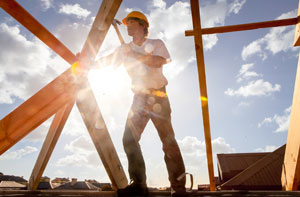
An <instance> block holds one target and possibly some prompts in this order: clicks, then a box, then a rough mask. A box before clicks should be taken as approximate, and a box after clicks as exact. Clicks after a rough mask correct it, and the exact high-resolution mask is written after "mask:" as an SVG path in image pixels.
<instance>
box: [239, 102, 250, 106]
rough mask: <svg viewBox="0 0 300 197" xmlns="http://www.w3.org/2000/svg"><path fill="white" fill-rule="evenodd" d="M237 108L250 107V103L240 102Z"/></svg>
mask: <svg viewBox="0 0 300 197" xmlns="http://www.w3.org/2000/svg"><path fill="white" fill-rule="evenodd" d="M238 106H239V107H248V106H250V103H248V102H240V103H239V104H238Z"/></svg>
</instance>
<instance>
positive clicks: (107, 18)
mask: <svg viewBox="0 0 300 197" xmlns="http://www.w3.org/2000/svg"><path fill="white" fill-rule="evenodd" d="M121 3H122V0H103V1H102V4H101V7H100V8H99V11H98V13H97V16H96V18H95V21H94V23H93V25H92V28H91V31H90V32H89V35H88V38H87V40H86V42H85V44H84V46H83V49H82V51H81V58H82V59H83V62H84V64H85V65H89V64H90V61H91V60H92V59H95V57H96V55H97V53H98V51H99V49H100V47H101V45H102V43H103V41H104V38H105V36H106V34H107V32H108V29H109V27H110V26H111V24H112V22H113V19H114V17H115V14H116V13H117V11H118V9H119V7H120V5H121ZM86 68H87V70H88V67H86ZM82 81H83V82H82V87H81V89H80V91H79V93H78V98H77V101H76V104H77V107H78V109H79V111H80V114H81V116H82V118H83V120H84V123H85V125H86V127H87V129H88V131H89V133H90V136H91V138H92V141H93V142H94V145H95V147H96V149H97V152H98V154H99V156H100V158H101V160H102V162H103V165H104V167H105V169H106V172H107V174H108V176H109V178H110V180H111V182H112V184H113V186H114V187H115V188H116V189H117V188H124V187H126V186H127V183H128V181H127V178H126V175H125V173H124V170H123V168H122V164H121V162H120V160H119V157H118V154H117V152H116V150H115V148H114V146H113V142H112V140H111V138H110V135H109V132H108V130H107V128H106V125H105V122H104V120H103V117H102V114H101V112H100V110H99V107H98V105H97V101H96V99H95V96H94V94H93V92H92V90H91V88H90V85H89V82H88V80H87V79H86V78H85V79H84V77H83V79H82ZM99 128H101V129H99Z"/></svg>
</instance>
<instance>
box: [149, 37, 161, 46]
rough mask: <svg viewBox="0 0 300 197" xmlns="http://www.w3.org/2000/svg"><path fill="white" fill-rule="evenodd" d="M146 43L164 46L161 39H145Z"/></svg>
mask: <svg viewBox="0 0 300 197" xmlns="http://www.w3.org/2000/svg"><path fill="white" fill-rule="evenodd" d="M147 42H148V43H152V44H156V45H158V44H164V41H162V40H161V39H152V38H147Z"/></svg>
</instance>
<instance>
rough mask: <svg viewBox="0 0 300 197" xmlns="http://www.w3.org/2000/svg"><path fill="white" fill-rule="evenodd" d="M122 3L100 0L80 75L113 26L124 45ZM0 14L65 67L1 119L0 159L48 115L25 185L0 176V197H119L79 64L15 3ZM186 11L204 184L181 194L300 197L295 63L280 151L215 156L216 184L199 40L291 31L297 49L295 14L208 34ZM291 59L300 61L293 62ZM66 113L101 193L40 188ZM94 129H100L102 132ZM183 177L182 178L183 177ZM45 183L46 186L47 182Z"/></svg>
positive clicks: (121, 182)
mask: <svg viewBox="0 0 300 197" xmlns="http://www.w3.org/2000/svg"><path fill="white" fill-rule="evenodd" d="M121 4H122V0H102V3H101V5H100V3H99V6H100V8H99V10H98V13H97V15H96V17H95V19H94V22H93V24H92V27H91V30H90V32H89V34H88V37H87V39H86V42H85V44H84V46H83V47H82V50H81V52H80V57H81V58H83V59H84V64H85V65H84V69H85V71H86V72H87V71H89V65H90V64H92V63H93V61H94V60H95V58H96V55H97V54H98V51H99V50H100V47H101V45H102V43H103V41H104V39H105V37H106V34H107V32H108V30H109V28H110V27H114V29H115V31H116V33H117V34H116V35H117V36H118V39H119V40H120V43H121V44H124V39H123V37H122V35H121V33H120V31H119V29H118V24H119V23H120V21H118V20H116V19H115V16H116V13H117V12H118V10H119V8H120V6H121ZM299 6H300V2H299ZM0 7H1V9H3V10H4V11H5V12H6V13H7V14H9V15H10V16H11V17H12V18H13V19H15V20H16V21H18V22H19V23H20V24H21V25H22V26H23V27H25V28H26V29H27V30H28V31H30V32H31V33H32V34H33V35H34V36H36V37H37V38H38V39H40V40H41V41H42V42H43V43H44V44H45V45H47V46H48V47H49V48H50V49H52V50H53V51H54V52H55V53H56V54H57V55H59V56H60V57H61V58H62V59H63V60H65V61H66V62H68V63H69V64H70V68H69V69H68V70H66V71H65V72H63V73H62V74H61V75H59V76H58V77H57V78H55V79H54V80H53V81H51V82H50V83H49V84H47V85H46V86H45V87H43V88H42V89H40V90H39V91H38V92H37V93H35V94H34V95H33V96H32V97H30V98H29V99H28V100H26V101H25V102H24V103H22V104H21V105H20V106H19V107H17V108H16V109H14V110H13V111H12V112H10V113H9V114H7V115H6V116H5V117H4V118H3V119H1V120H0V155H2V154H3V153H5V152H6V151H8V150H9V149H10V148H12V147H13V146H14V145H15V144H17V143H18V142H19V141H20V140H22V139H23V138H24V137H25V136H26V135H27V134H29V133H30V132H31V131H33V130H34V129H36V128H37V127H38V126H40V125H41V124H42V123H44V122H45V121H46V120H48V119H49V118H50V117H52V116H53V115H54V118H53V120H52V123H51V126H50V128H49V130H48V134H47V136H46V138H45V141H44V143H43V145H42V148H41V150H40V152H39V156H38V158H37V160H36V162H35V165H34V166H33V169H32V172H31V176H30V178H29V180H28V183H26V182H25V183H23V182H24V179H20V181H19V183H21V184H19V183H14V185H12V186H9V183H7V182H6V181H8V178H7V177H6V179H5V178H4V177H5V175H3V174H2V173H1V175H0V196H103V197H104V196H107V197H109V196H118V193H117V190H118V189H122V188H125V187H126V186H128V184H129V179H128V177H126V174H125V172H124V170H125V169H123V167H122V164H121V161H120V159H119V156H118V154H117V151H116V149H115V147H114V144H113V141H112V139H111V136H110V134H109V132H108V129H107V127H106V124H105V122H104V119H103V116H102V114H101V111H100V108H99V107H98V104H97V101H96V98H95V95H94V93H93V91H92V88H91V85H90V84H89V81H88V80H87V76H86V75H85V73H86V72H79V73H76V72H77V71H76V69H77V66H78V57H76V54H73V53H72V52H71V51H70V50H69V49H68V48H67V47H66V46H65V45H64V44H63V43H62V42H61V41H60V40H58V39H57V38H56V37H55V36H54V35H53V34H52V33H51V32H50V31H48V30H47V29H46V28H45V27H44V26H43V25H42V24H41V23H40V22H39V21H37V20H36V19H35V18H34V17H33V16H32V15H31V14H30V13H29V12H28V11H26V10H25V9H24V8H23V7H22V6H21V5H20V4H19V3H18V2H17V1H16V0H0ZM190 8H191V15H192V18H191V21H192V23H193V29H192V30H185V36H186V37H188V36H191V37H193V38H194V45H195V48H194V49H195V54H196V64H197V69H198V79H199V88H200V95H201V109H202V117H203V128H204V136H205V145H206V146H205V147H206V158H207V167H208V175H209V184H206V185H198V186H197V189H192V188H187V189H186V190H187V193H186V196H300V192H299V191H298V190H299V181H300V121H299V120H300V69H299V64H298V70H297V74H296V80H295V85H294V96H293V102H292V107H291V115H290V123H289V130H288V137H287V139H286V144H284V145H282V146H281V147H279V148H277V149H276V150H274V151H273V152H262V153H231V154H228V153H227V154H218V155H217V160H218V161H217V169H218V172H217V173H218V177H215V174H216V173H215V172H214V162H216V161H213V151H212V140H211V129H210V128H211V127H210V116H209V109H208V99H207V97H208V95H207V81H206V72H205V61H204V47H203V38H202V36H203V35H208V34H221V33H229V34H230V32H237V31H248V30H251V31H255V30H256V29H261V28H273V27H282V26H295V29H296V31H295V39H294V46H295V47H296V46H300V18H299V17H300V7H299V8H298V16H297V17H295V18H288V19H280V20H273V21H263V22H254V23H247V24H237V25H230V26H220V27H210V28H202V27H201V20H200V7H199V0H190ZM295 9H296V8H295ZM1 48H2V46H1ZM191 50H192V49H191ZM16 55H18V54H16ZM298 58H300V57H299V56H298ZM299 60H300V59H299ZM74 73H76V74H74ZM74 78H76V80H74ZM57 87H63V88H57ZM82 89H84V93H85V96H84V97H79V96H78V92H80V91H81V90H82ZM75 104H76V106H75ZM73 107H77V108H78V110H79V112H80V115H81V117H82V119H83V121H84V123H85V126H86V129H87V131H88V133H89V135H90V137H91V139H92V141H93V144H94V146H95V148H96V150H97V153H98V155H99V157H100V159H101V161H102V164H101V165H103V166H104V168H105V170H106V173H107V175H108V177H109V179H110V181H111V182H110V183H106V186H107V187H108V188H110V189H107V188H106V189H107V190H106V189H101V186H99V187H95V186H94V185H93V184H92V182H93V181H90V182H89V181H84V182H81V183H79V182H77V180H76V179H74V180H73V179H72V181H70V180H67V181H66V182H64V183H68V184H69V186H70V187H68V188H67V189H63V187H61V188H62V189H54V187H52V186H51V187H50V186H49V187H50V188H47V189H41V187H42V186H41V185H40V184H41V182H42V181H41V180H45V177H43V173H44V171H45V168H46V166H47V163H48V161H49V159H50V157H51V154H52V152H53V150H54V148H55V146H56V143H57V141H58V139H59V137H60V134H61V132H62V130H63V128H64V126H65V123H66V121H67V119H68V117H69V114H70V112H71V110H72V108H73ZM97 125H98V126H99V125H101V129H99V127H98V126H97ZM0 162H1V161H0ZM0 170H1V169H0ZM126 170H127V169H126ZM185 175H187V176H186V177H187V179H188V178H189V174H185ZM1 177H2V178H1ZM74 177H76V172H74ZM265 177H267V178H265ZM46 178H47V177H46ZM46 182H48V184H49V185H51V183H50V181H49V180H48V181H46ZM191 182H192V181H191ZM1 183H2V185H3V186H1ZM5 184H7V185H5ZM75 184H81V185H80V186H79V188H77V189H72V187H71V186H74V185H75ZM97 184H100V183H97ZM192 184H193V183H192ZM24 185H25V186H24ZM39 185H40V186H39ZM102 186H103V185H102ZM66 187H67V186H66ZM84 188H88V189H86V190H85V189H84ZM91 188H94V189H91ZM108 190H111V191H108ZM148 196H170V188H167V189H165V190H158V189H149V194H148Z"/></svg>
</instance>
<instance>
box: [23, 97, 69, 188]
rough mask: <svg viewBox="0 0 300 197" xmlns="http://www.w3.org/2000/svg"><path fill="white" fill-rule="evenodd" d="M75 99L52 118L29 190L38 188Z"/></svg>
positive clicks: (30, 180) (33, 171)
mask: <svg viewBox="0 0 300 197" xmlns="http://www.w3.org/2000/svg"><path fill="white" fill-rule="evenodd" d="M74 103H75V99H73V101H71V102H70V103H69V104H67V105H65V106H64V107H62V108H61V109H60V110H59V111H58V112H57V113H56V114H55V116H54V119H53V121H52V124H51V126H50V129H49V131H48V134H47V136H46V138H45V141H44V143H43V146H42V149H41V151H40V154H39V156H38V159H37V160H36V163H35V166H34V168H33V170H32V173H31V176H30V179H29V184H28V188H29V189H30V190H36V189H37V187H38V184H39V182H40V178H41V177H42V175H43V172H44V170H45V168H46V165H47V163H48V161H49V159H50V156H51V154H52V152H53V150H54V147H55V145H56V143H57V141H58V138H59V136H60V134H61V132H62V130H63V128H64V126H65V123H66V121H67V118H68V117H69V114H70V112H71V110H72V108H73V106H74Z"/></svg>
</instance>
